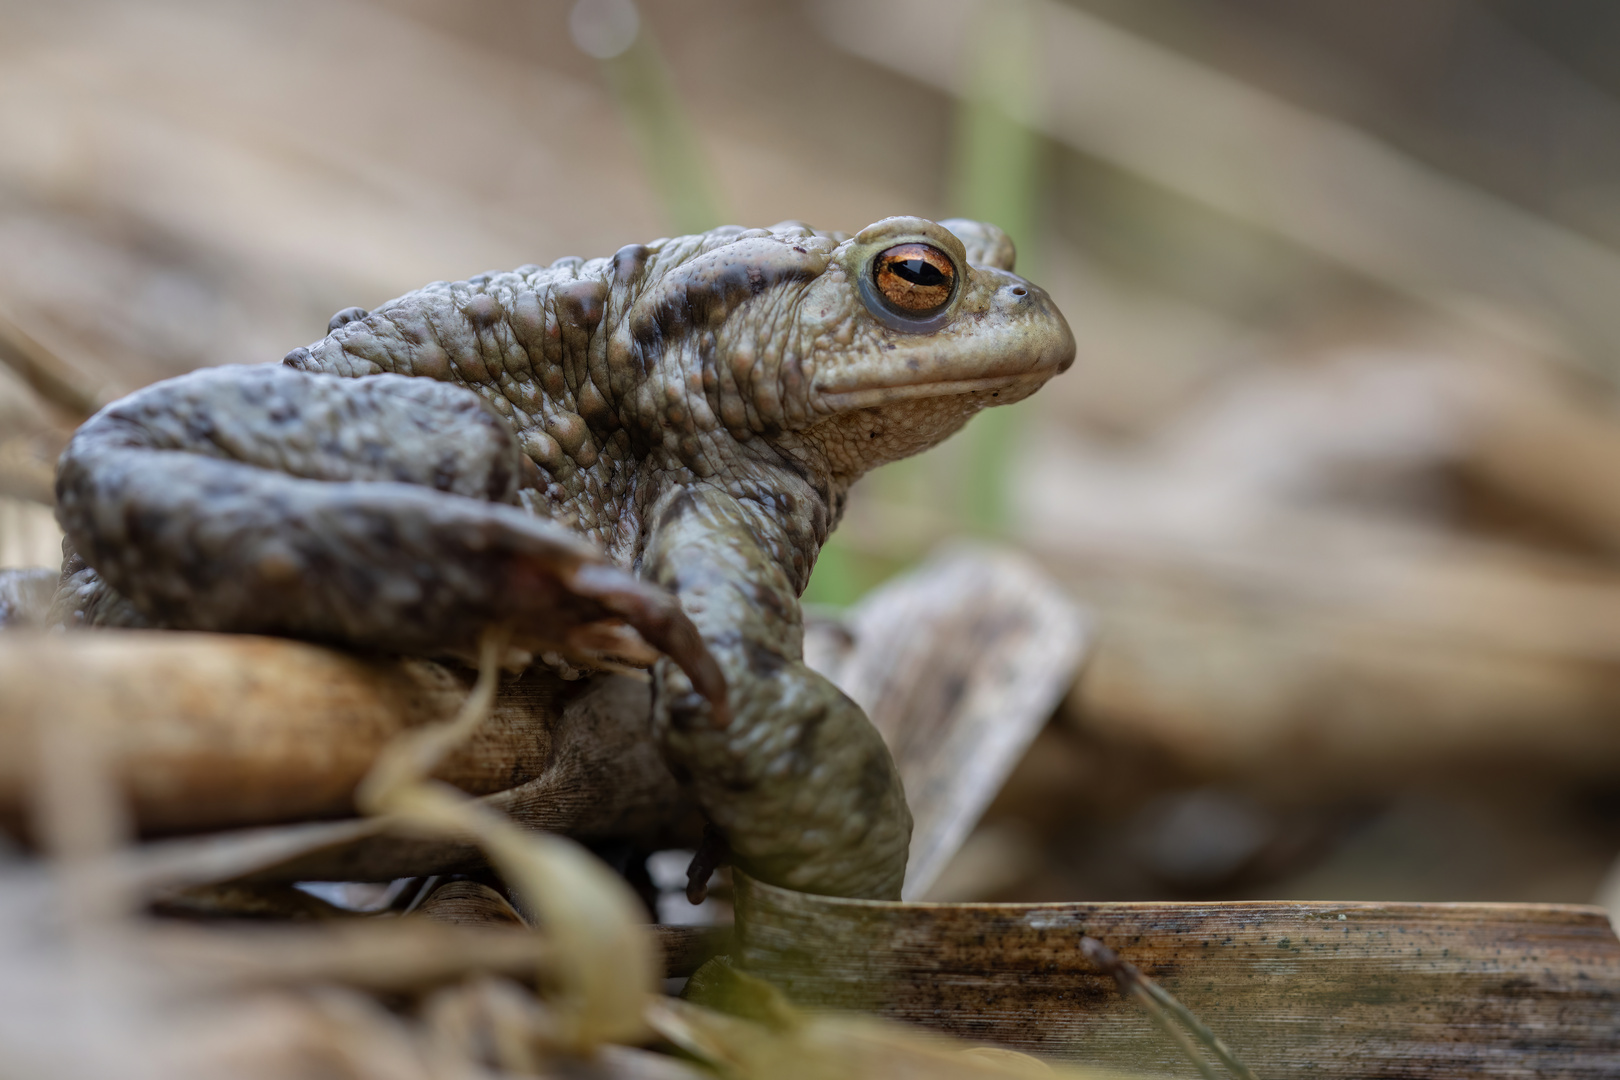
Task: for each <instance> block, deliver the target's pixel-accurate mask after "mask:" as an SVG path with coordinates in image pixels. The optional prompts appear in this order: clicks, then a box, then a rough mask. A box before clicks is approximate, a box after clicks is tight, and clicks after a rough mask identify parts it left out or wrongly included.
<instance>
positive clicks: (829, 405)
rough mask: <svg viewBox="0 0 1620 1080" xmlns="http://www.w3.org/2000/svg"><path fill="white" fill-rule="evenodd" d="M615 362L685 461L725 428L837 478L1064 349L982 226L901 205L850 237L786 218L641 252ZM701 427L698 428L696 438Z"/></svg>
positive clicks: (1034, 291) (1001, 247) (1070, 353)
mask: <svg viewBox="0 0 1620 1080" xmlns="http://www.w3.org/2000/svg"><path fill="white" fill-rule="evenodd" d="M649 254H651V255H652V258H650V259H649V260H648V266H647V274H646V277H645V279H644V287H642V288H639V289H635V290H627V291H626V292H625V293H621V294H620V296H619V297H616V299H617V300H619V302H620V303H622V304H623V305H624V307H623V309H622V310H623V313H624V315H625V316H626V317H625V318H622V319H620V320H617V326H618V330H617V332H616V333H615V335H614V340H613V341H612V342H611V343H610V344H609V356H610V358H611V359H612V360H613V361H614V365H613V366H614V367H616V368H618V369H619V370H632V371H639V372H642V373H644V374H645V375H647V376H651V377H649V378H645V379H643V380H638V385H637V386H636V387H635V389H634V390H633V391H632V392H631V393H630V394H629V395H627V397H628V398H629V399H630V400H629V401H627V402H626V404H628V405H630V408H629V409H628V410H626V411H627V413H629V414H630V415H631V416H633V417H635V418H637V419H639V420H640V421H641V423H640V424H638V425H637V426H639V427H641V428H642V430H643V431H648V432H651V431H654V430H656V431H657V432H658V433H659V435H660V436H661V437H662V439H663V441H664V443H665V445H666V446H667V447H669V448H670V449H671V450H672V451H675V452H677V453H678V454H679V456H680V457H682V458H684V459H687V460H688V461H689V462H690V461H691V460H692V457H693V455H692V454H691V453H683V452H681V449H680V448H681V446H682V444H683V443H685V445H686V446H687V448H688V450H696V451H698V454H697V456H698V457H699V458H701V457H704V456H706V454H705V453H704V452H703V451H704V450H705V449H706V448H708V447H712V446H713V443H712V441H711V440H712V436H714V435H718V434H720V433H721V432H725V433H727V434H729V435H730V436H731V437H732V438H733V439H736V440H739V441H742V442H748V441H751V440H753V439H754V438H756V437H759V438H763V439H765V440H766V441H767V442H768V443H770V444H773V445H778V446H782V447H784V448H790V449H791V450H792V451H793V452H794V453H795V454H796V455H798V456H803V455H807V454H808V455H811V456H814V457H816V458H818V459H819V460H820V461H821V462H823V463H824V464H825V466H826V467H827V468H828V469H829V470H830V471H831V473H832V474H833V475H835V476H837V477H839V478H841V479H845V480H849V479H853V478H854V477H856V476H859V475H860V474H861V473H863V472H865V471H866V470H868V469H870V468H872V467H873V466H875V465H879V464H882V463H884V462H886V461H893V460H896V459H898V458H901V457H905V456H907V455H910V454H915V453H917V452H919V451H921V450H925V449H927V448H928V447H930V446H933V445H934V444H935V443H938V442H939V441H940V440H941V439H943V438H945V437H946V436H947V435H949V434H951V433H952V432H953V431H955V430H957V429H958V428H960V427H961V426H962V425H963V424H964V423H965V422H966V421H967V420H968V419H969V418H970V417H971V416H972V415H973V414H974V413H975V412H977V411H979V410H980V409H982V408H985V407H987V406H990V405H1000V404H1007V403H1010V402H1014V401H1018V400H1021V399H1022V398H1025V397H1027V396H1029V395H1030V394H1031V393H1033V392H1034V391H1035V390H1036V389H1038V388H1039V387H1040V386H1041V385H1042V384H1043V383H1044V382H1046V380H1047V379H1049V378H1051V377H1052V376H1053V375H1055V374H1057V373H1058V372H1061V371H1064V370H1066V369H1067V368H1068V367H1069V365H1070V364H1071V363H1072V362H1073V360H1074V336H1073V334H1071V333H1070V331H1069V327H1068V324H1067V323H1066V322H1064V320H1063V316H1062V315H1061V314H1059V312H1058V310H1057V308H1056V307H1055V306H1054V305H1053V303H1052V300H1051V298H1050V297H1048V296H1047V295H1046V293H1045V292H1044V291H1042V290H1041V289H1039V288H1037V287H1036V286H1034V285H1032V284H1030V283H1029V282H1027V281H1025V280H1024V279H1023V278H1020V277H1018V276H1016V275H1015V274H1013V273H1012V266H1013V246H1012V243H1011V241H1009V240H1008V239H1007V237H1006V235H1005V234H1004V233H1003V232H1002V231H1001V230H1000V229H998V228H996V227H995V226H994V225H987V224H983V223H980V222H974V221H964V220H951V221H946V222H942V223H935V222H932V221H927V220H924V219H922V218H914V217H896V218H886V219H885V220H883V221H880V222H877V223H876V224H874V225H870V226H868V227H867V228H865V229H863V230H861V231H860V232H859V233H857V234H856V235H854V236H853V237H846V236H844V235H842V234H838V233H821V232H816V231H814V230H811V229H809V228H806V227H805V226H802V225H799V224H797V223H785V224H782V225H778V226H776V227H774V228H772V229H754V230H747V231H744V230H740V229H721V230H715V231H714V232H710V233H706V234H703V235H701V236H695V237H683V238H681V239H679V240H674V241H667V242H665V244H663V245H660V246H658V247H657V249H656V251H653V252H650V253H649ZM704 436H710V438H705V437H704Z"/></svg>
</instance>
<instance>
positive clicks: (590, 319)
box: [553, 281, 607, 331]
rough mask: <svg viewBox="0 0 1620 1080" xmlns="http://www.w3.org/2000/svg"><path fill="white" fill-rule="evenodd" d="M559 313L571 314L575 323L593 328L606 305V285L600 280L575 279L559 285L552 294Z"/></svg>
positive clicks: (599, 320)
mask: <svg viewBox="0 0 1620 1080" xmlns="http://www.w3.org/2000/svg"><path fill="white" fill-rule="evenodd" d="M553 295H554V296H556V298H557V311H558V313H559V314H560V315H566V316H572V320H571V321H573V322H574V323H575V325H577V326H582V327H584V328H585V329H586V330H588V331H589V330H595V329H596V328H597V327H598V326H599V325H601V322H602V313H603V312H604V311H605V310H606V306H607V286H606V285H604V284H602V283H601V282H600V281H576V282H574V283H573V284H571V285H563V286H560V287H559V288H558V289H557V290H556V292H555V293H554V294H553Z"/></svg>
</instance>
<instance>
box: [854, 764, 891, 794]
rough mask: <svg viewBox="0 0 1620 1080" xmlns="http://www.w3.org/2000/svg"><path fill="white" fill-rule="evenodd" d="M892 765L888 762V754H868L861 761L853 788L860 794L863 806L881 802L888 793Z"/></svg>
mask: <svg viewBox="0 0 1620 1080" xmlns="http://www.w3.org/2000/svg"><path fill="white" fill-rule="evenodd" d="M893 768H894V766H893V765H891V764H890V763H889V755H888V754H869V755H867V758H866V760H865V761H863V762H861V775H860V778H859V779H858V780H857V781H856V783H855V790H856V792H857V793H859V795H860V799H861V803H862V805H865V806H871V805H874V804H881V803H882V802H883V799H884V797H885V796H886V795H888V793H889V784H890V781H889V773H890V770H891V769H893Z"/></svg>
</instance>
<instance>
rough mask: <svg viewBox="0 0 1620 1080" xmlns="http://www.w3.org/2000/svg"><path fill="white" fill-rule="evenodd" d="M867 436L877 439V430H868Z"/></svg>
mask: <svg viewBox="0 0 1620 1080" xmlns="http://www.w3.org/2000/svg"><path fill="white" fill-rule="evenodd" d="M866 437H867V438H868V439H875V438H877V432H875V431H868V432H867V433H866Z"/></svg>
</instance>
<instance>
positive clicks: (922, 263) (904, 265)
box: [889, 259, 945, 287]
mask: <svg viewBox="0 0 1620 1080" xmlns="http://www.w3.org/2000/svg"><path fill="white" fill-rule="evenodd" d="M889 269H891V270H893V271H894V272H895V273H896V274H897V275H899V276H900V277H902V278H905V279H906V280H907V281H909V282H911V283H912V284H913V285H922V286H924V287H929V286H934V285H943V284H945V275H944V274H942V273H940V272H939V267H937V266H935V265H934V264H933V263H931V262H928V261H926V260H924V259H896V260H895V261H894V262H892V263H890V264H889Z"/></svg>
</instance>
